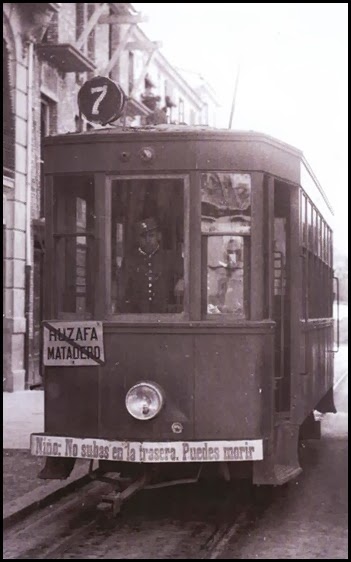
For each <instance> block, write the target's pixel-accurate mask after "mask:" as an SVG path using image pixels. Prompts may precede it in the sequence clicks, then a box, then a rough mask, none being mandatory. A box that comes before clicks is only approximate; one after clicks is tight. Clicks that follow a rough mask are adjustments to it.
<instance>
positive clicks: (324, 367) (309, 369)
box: [293, 321, 335, 424]
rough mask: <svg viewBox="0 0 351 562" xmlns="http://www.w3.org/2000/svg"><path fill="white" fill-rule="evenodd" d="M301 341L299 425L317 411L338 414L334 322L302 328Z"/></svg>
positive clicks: (297, 391)
mask: <svg viewBox="0 0 351 562" xmlns="http://www.w3.org/2000/svg"><path fill="white" fill-rule="evenodd" d="M301 338H302V340H301V341H302V345H301V350H300V360H301V367H300V373H299V376H298V378H297V380H296V383H295V390H294V391H293V400H294V402H295V404H294V410H295V411H296V413H297V414H296V419H297V422H298V423H299V424H301V423H302V422H303V421H304V420H305V419H306V417H307V416H308V415H309V414H310V413H311V412H312V411H313V410H314V409H316V410H318V409H320V411H321V412H335V406H334V402H333V383H334V356H333V352H332V349H333V339H334V335H333V324H332V321H331V322H330V323H328V324H323V325H319V326H318V325H315V326H313V327H306V328H305V329H302V330H301Z"/></svg>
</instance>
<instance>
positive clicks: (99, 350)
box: [43, 321, 105, 367]
mask: <svg viewBox="0 0 351 562" xmlns="http://www.w3.org/2000/svg"><path fill="white" fill-rule="evenodd" d="M43 330H44V337H43V340H44V345H43V363H44V365H47V366H53V365H55V366H70V367H72V366H73V367H78V366H83V365H87V366H89V365H90V366H92V365H95V366H96V365H103V364H104V362H105V357H104V345H103V330H102V322H95V321H81V322H43Z"/></svg>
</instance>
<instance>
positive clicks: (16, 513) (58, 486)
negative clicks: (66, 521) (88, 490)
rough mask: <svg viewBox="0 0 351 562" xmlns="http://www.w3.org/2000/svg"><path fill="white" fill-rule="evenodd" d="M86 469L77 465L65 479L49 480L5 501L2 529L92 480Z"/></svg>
mask: <svg viewBox="0 0 351 562" xmlns="http://www.w3.org/2000/svg"><path fill="white" fill-rule="evenodd" d="M87 470H88V467H87V466H80V467H77V470H76V471H74V469H73V472H74V474H72V475H70V476H69V477H68V478H67V479H66V480H64V481H62V480H60V481H54V482H49V483H48V484H46V485H43V486H40V487H39V488H36V489H35V490H32V491H31V492H28V493H27V494H24V495H23V496H21V497H19V498H16V499H14V500H12V501H10V502H7V503H5V504H4V506H3V529H5V528H7V527H9V526H11V525H13V524H14V523H17V522H18V521H20V520H21V519H23V518H24V517H26V516H27V515H30V514H31V513H33V511H35V510H36V509H38V508H40V507H45V506H46V505H48V504H49V503H50V502H52V501H57V500H58V499H59V498H61V497H62V496H64V495H65V494H68V493H69V492H71V491H73V490H74V489H75V488H78V487H80V486H84V484H87V483H89V482H92V479H91V477H90V476H89V474H88V472H87Z"/></svg>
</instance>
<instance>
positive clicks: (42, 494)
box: [3, 390, 88, 525]
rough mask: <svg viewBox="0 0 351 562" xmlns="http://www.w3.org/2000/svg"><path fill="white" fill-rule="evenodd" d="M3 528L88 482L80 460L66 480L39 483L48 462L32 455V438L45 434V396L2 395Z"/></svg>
mask: <svg viewBox="0 0 351 562" xmlns="http://www.w3.org/2000/svg"><path fill="white" fill-rule="evenodd" d="M3 412H4V413H3V504H4V505H3V525H7V524H9V522H11V521H15V520H17V519H19V518H20V517H21V516H24V514H26V513H30V512H31V511H33V510H34V509H35V508H36V507H37V506H38V505H40V504H44V503H47V502H48V501H50V500H52V499H53V498H54V497H55V496H57V495H58V494H60V492H62V491H63V490H65V489H67V488H68V487H72V486H74V485H75V484H77V483H78V482H80V481H82V479H84V480H87V473H88V464H87V463H86V462H84V461H80V460H78V461H77V462H76V465H75V467H74V469H73V471H72V474H71V476H70V477H69V478H67V480H40V479H39V478H38V474H39V472H40V470H41V469H42V468H43V467H44V464H45V459H44V458H41V457H33V456H32V455H31V454H30V434H31V433H35V432H42V431H44V392H43V391H42V390H24V391H16V392H4V393H3Z"/></svg>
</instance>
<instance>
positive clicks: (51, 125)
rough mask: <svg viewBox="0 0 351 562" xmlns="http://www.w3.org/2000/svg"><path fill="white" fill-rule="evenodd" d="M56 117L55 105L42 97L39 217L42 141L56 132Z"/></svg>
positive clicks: (42, 179)
mask: <svg viewBox="0 0 351 562" xmlns="http://www.w3.org/2000/svg"><path fill="white" fill-rule="evenodd" d="M56 116H57V108H56V103H55V102H54V101H52V100H50V99H49V98H47V97H46V96H44V95H42V96H41V100H40V201H39V216H40V217H44V139H45V137H47V136H48V135H51V134H53V133H55V132H56V129H57V124H56V121H57V119H56Z"/></svg>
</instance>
